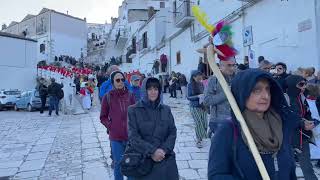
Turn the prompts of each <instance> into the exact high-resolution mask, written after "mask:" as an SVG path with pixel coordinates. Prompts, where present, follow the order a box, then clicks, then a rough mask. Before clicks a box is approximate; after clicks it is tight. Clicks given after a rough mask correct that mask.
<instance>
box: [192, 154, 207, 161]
mask: <svg viewBox="0 0 320 180" xmlns="http://www.w3.org/2000/svg"><path fill="white" fill-rule="evenodd" d="M190 155H191V157H192V159H195V160H203V159H209V154H208V153H190Z"/></svg>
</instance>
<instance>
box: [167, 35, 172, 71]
mask: <svg viewBox="0 0 320 180" xmlns="http://www.w3.org/2000/svg"><path fill="white" fill-rule="evenodd" d="M171 55H172V51H171V39H169V66H168V74H169V75H170V74H171V71H172V67H171V64H172V62H171V60H172V58H171Z"/></svg>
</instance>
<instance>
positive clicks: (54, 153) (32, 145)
mask: <svg viewBox="0 0 320 180" xmlns="http://www.w3.org/2000/svg"><path fill="white" fill-rule="evenodd" d="M165 102H166V104H169V105H170V106H171V107H172V112H173V114H174V117H175V121H176V125H177V129H178V138H177V142H176V147H175V152H176V153H177V164H178V168H179V174H180V177H181V179H188V180H189V179H197V180H201V179H207V178H206V175H207V160H208V151H209V147H210V142H209V140H207V141H206V144H205V146H204V148H202V149H198V148H196V147H195V135H194V130H193V127H194V126H193V120H192V119H191V116H190V113H189V108H188V106H187V101H186V100H181V99H178V100H175V99H169V98H167V96H166V97H165ZM98 109H99V108H98V107H97V108H96V109H93V110H92V111H91V112H90V113H88V114H80V115H61V116H58V117H56V116H53V117H43V116H40V115H39V112H31V113H29V112H23V111H22V112H14V111H2V112H0V117H1V119H0V179H2V178H1V177H3V179H25V180H36V179H41V180H42V179H43V180H51V179H59V180H60V179H61V180H64V179H65V180H100V179H101V180H108V179H113V178H112V177H113V172H112V169H111V167H110V164H111V159H110V157H109V156H110V147H109V139H108V136H107V133H106V129H105V128H104V127H103V126H102V125H101V124H100V121H99V118H98V117H99V110H98ZM316 171H317V173H318V174H320V172H319V170H318V169H316ZM297 172H298V175H299V176H301V170H299V169H298V170H297ZM4 177H8V178H4ZM319 177H320V176H319Z"/></svg>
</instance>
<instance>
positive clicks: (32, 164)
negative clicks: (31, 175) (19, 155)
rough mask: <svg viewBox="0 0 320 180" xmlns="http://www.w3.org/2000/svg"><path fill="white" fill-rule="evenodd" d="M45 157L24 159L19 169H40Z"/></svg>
mask: <svg viewBox="0 0 320 180" xmlns="http://www.w3.org/2000/svg"><path fill="white" fill-rule="evenodd" d="M44 163H45V159H40V160H31V161H26V162H24V163H23V164H22V166H21V167H20V171H31V170H39V169H42V168H43V166H44Z"/></svg>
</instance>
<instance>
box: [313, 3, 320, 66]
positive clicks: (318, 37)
mask: <svg viewBox="0 0 320 180" xmlns="http://www.w3.org/2000/svg"><path fill="white" fill-rule="evenodd" d="M314 11H315V28H316V34H315V36H316V46H317V58H318V64H317V67H316V69H319V68H320V34H319V33H320V25H319V23H317V22H318V21H319V20H320V12H319V11H320V4H319V2H318V0H314Z"/></svg>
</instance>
